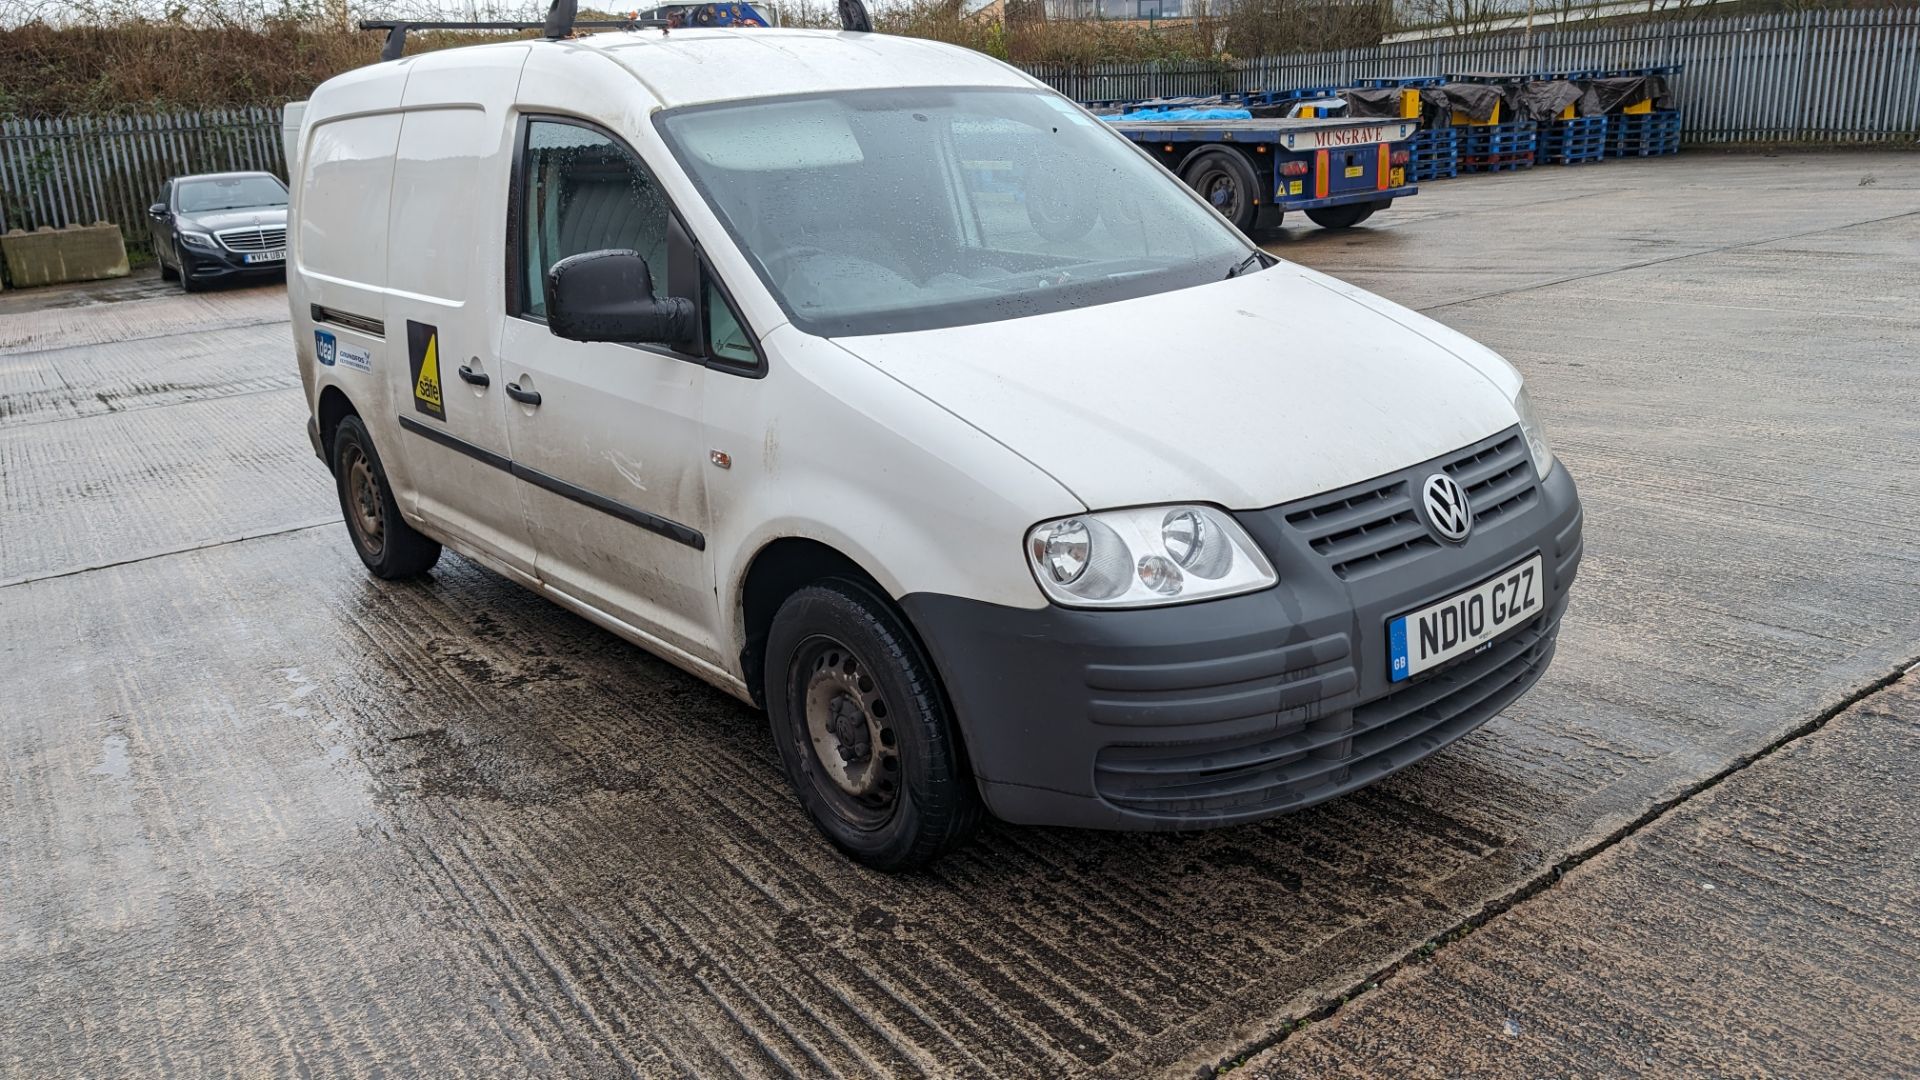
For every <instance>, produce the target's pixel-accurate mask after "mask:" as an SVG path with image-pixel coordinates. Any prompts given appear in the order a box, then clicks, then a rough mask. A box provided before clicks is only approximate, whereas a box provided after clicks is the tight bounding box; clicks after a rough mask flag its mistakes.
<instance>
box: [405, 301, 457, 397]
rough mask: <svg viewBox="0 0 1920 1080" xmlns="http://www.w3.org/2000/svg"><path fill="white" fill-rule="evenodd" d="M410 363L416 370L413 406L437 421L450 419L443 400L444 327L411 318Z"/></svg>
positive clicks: (408, 333) (408, 347)
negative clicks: (442, 338) (441, 380)
mask: <svg viewBox="0 0 1920 1080" xmlns="http://www.w3.org/2000/svg"><path fill="white" fill-rule="evenodd" d="M407 363H408V364H409V365H411V367H412V369H413V407H414V408H415V409H417V410H418V411H420V412H423V413H426V414H427V415H428V416H431V417H433V418H434V419H435V420H445V419H446V418H447V409H446V405H445V404H444V403H443V402H442V401H441V399H440V329H439V328H438V327H435V326H429V325H427V324H426V323H417V322H414V321H413V320H412V319H408V320H407Z"/></svg>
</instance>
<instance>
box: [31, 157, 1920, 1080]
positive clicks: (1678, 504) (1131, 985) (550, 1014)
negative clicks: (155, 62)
mask: <svg viewBox="0 0 1920 1080" xmlns="http://www.w3.org/2000/svg"><path fill="white" fill-rule="evenodd" d="M1868 175H1871V176H1872V177H1873V178H1874V182H1873V183H1871V184H1863V183H1861V181H1862V179H1863V178H1864V177H1865V176H1868ZM1376 220H1377V222H1378V223H1379V226H1380V227H1378V228H1368V229H1362V230H1356V231H1355V232H1353V233H1349V234H1331V233H1322V232H1319V231H1317V230H1310V229H1296V230H1290V231H1289V232H1288V234H1287V236H1286V238H1285V239H1284V240H1283V241H1282V242H1281V243H1279V244H1277V245H1276V246H1275V249H1276V250H1278V251H1280V252H1281V253H1283V254H1285V255H1287V256H1288V257H1290V258H1294V259H1296V260H1298V261H1300V262H1303V263H1306V264H1308V265H1311V266H1314V267H1316V268H1319V269H1323V270H1326V271H1328V272H1330V273H1333V274H1336V275H1338V276H1341V277H1345V278H1348V279H1349V280H1353V281H1355V282H1357V283H1359V284H1361V285H1363V286H1366V287H1368V288H1372V289H1374V290H1376V291H1379V292H1381V293H1383V294H1384V295H1387V296H1389V297H1391V298H1393V299H1397V300H1401V301H1402V302H1405V303H1408V304H1410V305H1412V306H1415V307H1418V308H1423V309H1426V310H1429V311H1430V312H1431V313H1432V314H1433V315H1435V317H1437V318H1440V319H1442V320H1443V321H1446V322H1448V323H1450V324H1452V325H1454V326H1457V327H1459V328H1460V329H1462V330H1464V331H1465V332H1467V333H1469V334H1472V335H1474V336H1476V337H1478V338H1480V339H1481V340H1484V341H1486V342H1487V343H1488V344H1489V345H1491V346H1492V347H1494V348H1495V349H1497V350H1499V351H1501V352H1502V353H1504V354H1505V355H1507V356H1509V357H1510V358H1512V359H1513V360H1514V361H1515V362H1516V363H1517V364H1519V365H1520V367H1521V368H1522V369H1523V370H1525V371H1526V373H1527V375H1528V377H1529V379H1530V381H1531V384H1532V386H1533V395H1534V398H1535V401H1536V404H1537V405H1538V406H1539V407H1540V409H1541V411H1542V412H1544V413H1545V414H1546V417H1547V421H1548V424H1549V435H1550V437H1551V438H1552V440H1553V442H1554V444H1555V447H1556V449H1557V450H1558V451H1559V452H1560V455H1561V457H1562V458H1563V459H1564V460H1565V461H1566V462H1567V463H1568V465H1569V467H1570V468H1571V469H1572V471H1573V473H1574V475H1575V476H1576V477H1577V478H1578V479H1579V481H1580V483H1581V485H1582V494H1583V497H1584V498H1585V501H1586V508H1587V514H1588V523H1587V559H1586V563H1585V565H1584V567H1583V570H1582V578H1581V582H1580V584H1579V586H1578V591H1577V595H1576V598H1575V602H1574V605H1573V608H1572V611H1571V612H1570V614H1569V615H1568V617H1567V622H1566V627H1565V631H1564V633H1563V637H1562V641H1561V647H1560V652H1559V656H1558V658H1557V659H1556V661H1555V666H1554V668H1553V670H1552V671H1551V672H1550V673H1549V674H1548V676H1547V677H1546V679H1545V680H1544V681H1543V682H1542V683H1541V684H1540V686H1539V687H1538V688H1537V689H1536V690H1535V691H1534V692H1533V693H1532V694H1531V695H1529V696H1528V697H1527V698H1526V699H1524V700H1522V701H1521V702H1520V703H1518V704H1517V705H1516V706H1514V707H1513V708H1512V709H1510V710H1508V712H1507V713H1506V714H1504V715H1503V716H1501V717H1499V718H1497V719H1496V720H1494V721H1493V722H1491V723H1490V724H1488V725H1487V726H1486V727H1485V728H1483V729H1482V730H1480V731H1479V732H1476V733H1475V734H1473V735H1472V736H1470V737H1468V738H1466V739H1464V740H1462V741H1461V742H1460V743H1458V744H1456V745H1455V746H1453V747H1452V748H1450V749H1448V750H1447V751H1445V752H1443V753H1441V754H1439V755H1437V756H1436V757H1435V758H1434V759H1432V760H1431V761H1429V762H1427V763H1425V764H1423V765H1420V766H1417V767H1415V768H1412V769H1410V770H1408V771H1406V772H1405V773H1403V774H1401V775H1400V776H1398V777H1395V778H1393V779H1392V780H1390V781H1389V782H1388V783H1386V784H1383V785H1381V786H1379V787H1377V788H1374V789H1371V790H1369V791H1366V792H1363V793H1360V794H1358V795H1355V796H1352V797H1349V798H1345V799H1341V800H1337V801H1335V802H1334V803H1331V804H1328V805H1325V806H1322V807H1319V808H1317V809H1315V810H1312V811H1309V812H1307V813H1303V814H1300V815H1296V816H1293V817H1288V818H1283V819H1279V820H1276V821H1272V822H1268V823H1265V824H1262V825H1258V826H1253V827H1247V828H1240V829H1233V830H1228V831H1223V832H1216V833H1206V834H1194V835H1185V836H1137V835H1109V834H1092V833H1080V832H1071V831H1062V830H1035V829H1011V828H990V829H989V830H988V831H987V833H986V835H985V836H984V837H983V838H982V839H981V840H980V841H979V842H978V843H976V844H974V845H972V846H971V847H969V848H967V849H965V850H963V851H961V852H959V853H957V854H956V855H954V856H953V857H951V858H950V859H948V860H946V861H944V862H942V863H941V864H939V865H938V866H937V867H935V868H934V869H933V870H932V871H930V872H927V873H925V874H920V875H914V876H907V877H892V878H889V877H884V876H880V875H875V874H871V873H867V872H864V871H861V870H858V869H856V868H854V867H851V866H849V865H848V864H846V863H845V862H844V861H843V860H841V859H839V858H838V857H837V856H836V855H834V854H833V853H832V852H831V850H830V849H828V847H827V846H826V845H825V843H824V842H822V841H821V840H819V839H818V838H817V837H816V835H815V834H814V833H813V831H812V829H811V827H810V826H808V825H807V824H806V823H805V821H804V819H803V818H802V817H801V814H800V812H799V809H798V807H797V805H796V804H795V803H794V800H793V799H792V797H791V796H790V795H789V794H788V792H787V790H786V786H785V783H784V781H783V780H782V779H781V777H780V775H779V773H778V771H777V768H776V762H775V757H774V753H773V750H772V747H771V743H770V740H769V738H768V736H767V734H766V731H765V722H764V718H763V717H761V716H760V715H758V714H756V713H754V712H752V711H751V710H748V709H746V708H744V707H742V706H740V705H738V704H737V703H735V702H733V701H732V700H730V699H728V698H725V697H723V696H721V695H720V694H718V693H716V692H714V691H711V690H709V689H707V688H705V687H704V686H702V685H700V684H698V683H697V682H695V681H694V680H692V679H690V678H687V677H685V676H682V675H680V674H678V673H676V672H674V671H673V670H671V669H670V668H668V667H667V666H666V665H665V664H662V663H660V662H658V661H655V660H653V659H651V658H650V657H648V656H647V655H646V654H645V653H643V652H641V651H639V650H637V649H634V648H632V647H630V646H627V645H625V644H624V643H622V642H620V641H618V640H616V639H614V638H612V637H610V636H608V635H606V634H604V633H602V632H600V631H599V630H597V629H595V628H593V627H591V626H590V625H588V624H586V623H584V622H582V621H581V620H578V619H576V618H573V617H572V616H570V615H567V614H565V613H563V612H561V611H560V610H559V609H557V608H555V607H553V606H551V605H549V604H547V603H546V602H544V601H542V600H539V599H537V598H535V597H533V596H531V595H529V594H527V593H525V592H523V591H521V590H519V589H517V588H516V587H514V586H512V585H510V584H508V583H506V582H505V581H504V580H502V579H500V578H498V577H495V576H494V575H492V574H490V573H488V572H486V571H484V570H481V569H479V568H477V567H475V566H473V565H472V564H470V563H467V562H465V561H464V560H462V559H460V558H458V557H456V556H451V555H449V556H448V557H447V558H446V559H445V560H443V562H442V563H441V564H440V567H439V568H438V569H437V570H436V571H435V573H434V575H433V577H432V578H431V579H430V580H427V581H423V582H416V583H409V584H404V585H392V584H385V583H380V582H376V581H373V580H371V579H369V578H368V577H367V576H366V575H365V574H364V572H363V571H362V570H361V568H360V567H359V564H358V562H357V561H356V560H355V559H354V557H353V556H352V554H351V551H350V550H349V549H348V547H347V542H346V538H345V535H344V532H343V530H342V528H341V527H340V526H339V525H338V524H337V523H336V522H337V518H338V511H337V508H336V507H335V506H334V503H333V496H332V491H331V487H330V484H329V480H328V477H327V475H326V473H325V470H324V469H323V468H322V467H321V465H320V464H319V462H318V461H316V460H315V459H314V458H313V456H312V453H311V451H310V449H309V448H308V446H307V442H306V435H305V432H304V430H303V427H302V423H303V407H302V404H301V401H300V393H299V389H298V385H297V381H296V379H295V377H294V374H293V370H292V361H291V347H290V344H289V343H288V342H287V341H286V340H285V338H284V325H283V324H284V318H285V315H284V303H285V300H284V295H283V294H282V293H281V292H280V291H279V290H277V289H272V288H268V289H246V290H224V291H220V292H215V293H210V294H206V295H205V296H195V297H181V296H178V295H165V294H154V295H147V296H131V297H127V298H125V299H123V300H121V301H120V302H116V303H101V304H69V305H66V306H61V307H56V308H51V309H46V310H38V311H33V310H28V307H30V306H31V305H23V304H21V302H20V301H18V300H16V298H14V297H12V296H11V295H10V296H9V297H8V305H9V306H7V307H4V308H0V479H4V488H0V511H3V512H4V513H3V516H0V702H5V703H6V704H5V706H4V711H5V720H4V723H0V755H4V759H5V760H6V762H7V770H8V774H7V775H8V788H7V793H6V802H5V803H4V805H0V817H3V818H4V820H5V821H6V823H7V825H6V828H5V829H4V831H3V832H0V898H4V899H3V900H0V971H5V972H6V973H7V978H6V979H5V980H4V981H0V1071H5V1072H9V1073H15V1074H40V1073H48V1074H81V1073H86V1074H97V1073H101V1072H108V1071H113V1072H135V1073H150V1072H159V1071H173V1072H185V1073H195V1074H198V1073H208V1074H212V1073H232V1072H241V1073H257V1072H266V1071H289V1072H291V1071H302V1070H304V1071H310V1072H316V1073H324V1074H330V1075H372V1074H377V1073H383V1072H407V1073H418V1074H431V1075H498V1074H503V1073H504V1074H521V1073H559V1074H567V1075H590V1076H622V1075H648V1076H651V1075H669V1074H686V1073H692V1074H698V1075H709V1074H726V1073H736V1074H741V1075H756V1076H757V1075H777V1074H781V1073H796V1074H802V1075H836V1074H838V1075H899V1074H915V1073H925V1074H936V1075H1033V1076H1041V1075H1045V1076H1056V1075H1065V1074H1105V1075H1113V1076H1142V1075H1192V1074H1194V1073H1195V1072H1196V1071H1198V1070H1201V1069H1203V1068H1205V1067H1207V1066H1210V1065H1212V1064H1213V1063H1216V1062H1219V1061H1221V1060H1225V1059H1230V1058H1233V1057H1236V1056H1238V1055H1239V1054H1241V1053H1243V1052H1245V1051H1246V1050H1247V1049H1248V1048H1250V1047H1255V1046H1258V1045H1262V1044H1264V1043H1266V1042H1269V1041H1271V1040H1272V1039H1273V1038H1274V1037H1275V1035H1276V1033H1277V1032H1278V1031H1280V1030H1281V1029H1282V1028H1283V1027H1285V1026H1286V1025H1287V1023H1288V1021H1289V1020H1291V1019H1292V1018H1294V1017H1298V1016H1302V1015H1306V1014H1308V1013H1310V1012H1313V1011H1314V1010H1316V1009H1319V1008H1321V1007H1323V1006H1324V1005H1325V1004H1326V1003H1327V1002H1328V1001H1330V1000H1331V999H1332V998H1333V997H1335V996H1337V995H1338V994H1340V993H1342V992H1344V991H1345V990H1346V989H1347V988H1348V987H1351V986H1352V985H1354V984H1355V983H1357V982H1359V981H1361V980H1363V979H1365V978H1367V977H1369V976H1371V975H1373V974H1375V973H1378V972H1379V971H1381V970H1383V969H1385V968H1386V967H1388V966H1390V965H1391V964H1393V963H1395V962H1397V961H1398V960H1400V959H1401V958H1403V957H1405V956H1407V955H1409V954H1410V953H1412V952H1413V951H1414V950H1417V949H1418V948H1419V947H1420V945H1421V943H1423V942H1424V941H1426V940H1428V939H1429V938H1432V937H1433V936H1434V935H1436V934H1439V933H1443V932H1444V931H1446V930H1447V929H1449V928H1452V927H1455V926H1458V925H1459V924H1460V923H1461V922H1462V921H1464V920H1467V919H1469V918H1471V917H1472V916H1473V915H1474V914H1475V913H1477V912H1480V911H1482V910H1484V909H1485V908H1486V906H1487V905H1488V904H1490V903H1499V902H1501V901H1502V900H1503V899H1504V898H1508V897H1511V896H1513V895H1514V894H1515V893H1516V892H1517V891H1519V890H1523V889H1526V888H1528V887H1530V886H1531V885H1533V884H1535V883H1537V882H1538V881H1540V880H1541V879H1542V878H1543V877H1544V876H1545V875H1548V874H1550V872H1551V868H1552V867H1553V866H1555V865H1556V864H1557V863H1559V862H1561V861H1562V860H1565V859H1567V858H1569V857H1570V856H1573V855H1577V854H1579V853H1583V852H1589V851H1592V850H1594V849H1596V848H1601V847H1605V846H1606V845H1608V844H1609V843H1611V842H1612V841H1613V839H1614V837H1615V835H1616V834H1617V833H1618V832H1619V831H1620V830H1621V829H1622V828H1623V827H1625V826H1627V825H1628V824H1629V823H1632V822H1635V821H1636V820H1637V819H1639V818H1641V817H1642V816H1643V815H1645V814H1646V813H1647V812H1648V811H1649V810H1650V809H1651V808H1654V807H1657V806H1659V805H1661V804H1663V803H1665V802H1667V801H1670V800H1673V799H1675V798H1678V797H1680V796H1682V795H1684V794H1685V793H1687V792H1688V791H1690V790H1692V789H1693V788H1694V787H1696V786H1697V785H1699V784H1700V783H1702V782H1703V781H1704V780H1705V779H1707V778H1710V777H1714V776H1716V775H1718V774H1720V773H1721V772H1723V771H1724V770H1726V769H1727V768H1729V767H1730V766H1731V765H1732V764H1733V763H1735V762H1738V761H1740V760H1742V759H1743V758H1744V757H1746V756H1749V755H1751V754H1753V753H1754V752H1756V751H1757V750H1759V749H1760V748H1763V747H1766V746H1768V745H1771V744H1772V743H1773V742H1774V741H1776V740H1777V739H1779V738H1780V737H1781V736H1782V735H1783V734H1784V733H1787V732H1790V731H1792V730H1794V729H1795V728H1796V727H1797V726H1798V725H1801V724H1803V723H1805V722H1806V720H1807V719H1808V718H1809V717H1812V716H1814V715H1817V714H1818V713H1819V712H1820V711H1821V710H1822V709H1825V708H1829V707H1831V706H1832V705H1833V704H1835V703H1836V702H1839V701H1841V700H1843V699H1845V698H1846V697H1847V696H1848V695H1849V694H1851V693H1853V692H1855V691H1857V690H1858V689H1859V688H1861V687H1863V686H1866V685H1868V684H1870V683H1872V682H1873V681H1874V680H1875V679H1878V678H1881V677H1884V676H1885V675H1886V674H1887V673H1888V672H1889V671H1891V670H1893V669H1894V668H1895V667H1896V666H1899V665H1901V664H1904V663H1905V662H1907V661H1910V660H1911V659H1912V658H1913V657H1914V656H1915V655H1916V654H1920V525H1916V524H1915V522H1916V520H1920V518H1917V516H1916V513H1915V512H1916V510H1920V414H1917V413H1916V410H1915V409H1914V407H1913V404H1912V403H1913V398H1914V394H1913V387H1914V386H1915V385H1916V382H1917V381H1920V370H1916V367H1917V362H1916V359H1915V358H1916V355H1920V311H1917V310H1916V308H1915V305H1914V303H1913V297H1914V296H1916V295H1920V157H1916V156H1911V155H1906V156H1893V155H1887V156H1868V155H1810V156H1801V157H1794V158H1782V159H1766V158H1743V157H1714V156H1705V155H1694V156H1683V157H1681V158H1678V159H1671V160H1659V161H1647V162H1615V163H1609V164H1606V165H1604V166H1599V167H1587V168H1580V169H1571V170H1550V169H1541V170H1536V171H1534V172H1531V173H1522V174H1517V175H1512V176H1500V177H1486V178H1475V179H1472V180H1465V181H1459V182H1449V183H1445V184H1439V185H1434V186H1433V187H1432V188H1431V189H1430V190H1429V191H1427V192H1426V193H1424V194H1422V195H1421V196H1419V197H1417V198H1416V199H1413V200H1411V201H1408V202H1406V203H1405V204H1403V205H1402V206H1397V207H1395V208H1394V209H1393V210H1392V211H1390V212H1389V213H1388V214H1386V215H1382V216H1381V217H1380V218H1378V219H1376ZM276 323H279V324H282V326H281V328H280V329H279V330H278V331H275V329H274V325H275V324H276ZM1277 344H1278V343H1277ZM103 398H104V400H103ZM1833 842H1836V843H1839V842H1843V839H1841V838H1836V840H1835V841H1833ZM1846 862H1847V860H1846V859H1845V857H1844V856H1842V855H1836V856H1835V864H1836V865H1841V866H1844V865H1846ZM1595 865H1598V864H1597V862H1596V864H1595ZM1536 900H1537V898H1536ZM1532 902H1534V901H1527V902H1526V903H1532ZM1517 910H1519V909H1516V911H1517ZM1281 1048H1282V1049H1285V1044H1282V1047H1281Z"/></svg>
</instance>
